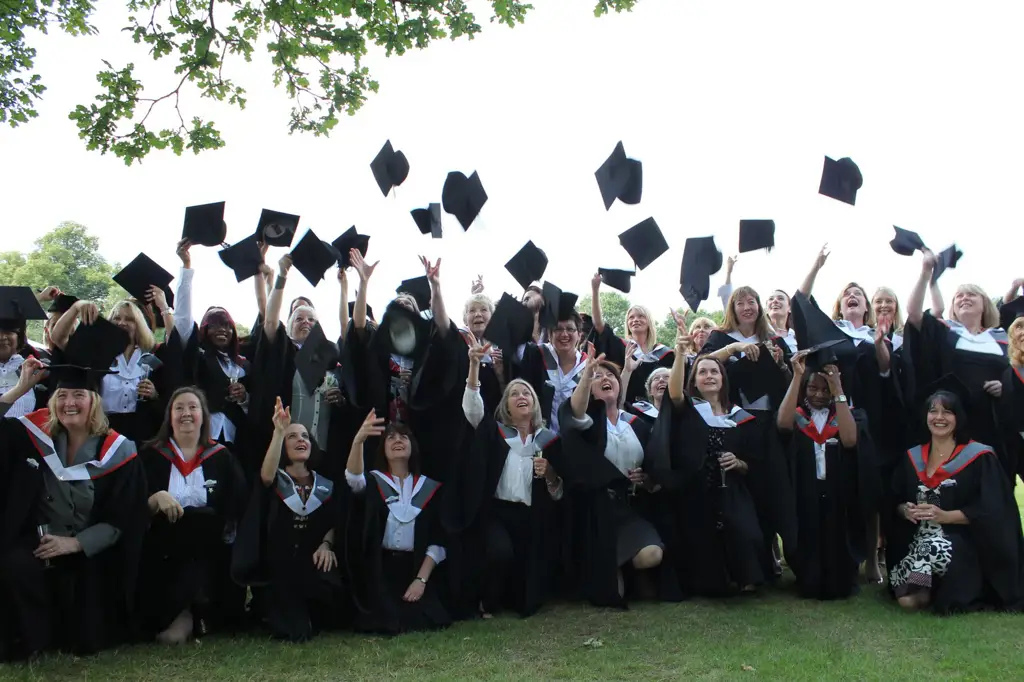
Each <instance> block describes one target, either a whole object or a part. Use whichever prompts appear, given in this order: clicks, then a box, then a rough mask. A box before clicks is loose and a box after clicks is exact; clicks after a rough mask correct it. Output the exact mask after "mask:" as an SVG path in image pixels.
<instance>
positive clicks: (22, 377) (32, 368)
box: [18, 357, 47, 393]
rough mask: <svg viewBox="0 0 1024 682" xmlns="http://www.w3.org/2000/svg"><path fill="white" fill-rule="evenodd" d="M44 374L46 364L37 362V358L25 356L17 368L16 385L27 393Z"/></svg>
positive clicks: (45, 373) (45, 374) (45, 372)
mask: <svg viewBox="0 0 1024 682" xmlns="http://www.w3.org/2000/svg"><path fill="white" fill-rule="evenodd" d="M46 376H47V368H46V365H44V364H43V363H41V362H39V360H38V358H33V357H29V358H26V360H25V362H23V363H21V367H19V368H18V387H19V388H21V389H24V391H25V392H26V393H28V392H29V391H31V390H32V389H33V388H35V386H36V384H38V383H39V382H40V381H42V380H43V379H45V378H46Z"/></svg>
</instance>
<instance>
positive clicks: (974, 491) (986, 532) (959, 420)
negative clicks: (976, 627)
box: [889, 375, 1024, 614]
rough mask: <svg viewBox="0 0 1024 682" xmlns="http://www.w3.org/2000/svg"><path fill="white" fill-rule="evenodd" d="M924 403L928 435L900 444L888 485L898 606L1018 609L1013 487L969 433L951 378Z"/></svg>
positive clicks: (1023, 546) (962, 391) (1020, 589)
mask: <svg viewBox="0 0 1024 682" xmlns="http://www.w3.org/2000/svg"><path fill="white" fill-rule="evenodd" d="M940 382H942V383H943V384H945V385H947V386H949V388H951V389H952V390H945V389H943V390H939V391H937V392H936V393H934V394H933V395H932V396H931V397H929V398H928V400H927V402H926V404H925V405H926V410H927V412H926V423H927V427H928V430H929V432H930V438H929V440H928V442H926V443H924V444H922V445H918V446H915V447H913V448H911V449H910V450H908V451H907V457H906V461H905V462H904V465H903V466H902V467H901V468H900V469H898V470H897V472H896V474H895V475H894V477H893V482H892V486H893V487H892V491H893V496H894V500H895V501H897V502H898V505H897V509H898V514H899V515H900V517H901V519H902V522H901V523H899V524H895V525H894V527H893V530H892V534H891V535H890V537H889V555H890V557H892V561H891V562H890V569H889V586H890V589H891V590H892V592H893V595H894V596H895V597H896V598H897V600H898V601H899V604H900V606H902V607H904V608H905V609H908V610H917V609H924V608H929V609H931V610H932V611H935V612H937V613H943V614H945V613H955V612H961V611H970V610H976V609H980V608H995V609H1005V610H1018V609H1020V608H1021V605H1022V598H1024V585H1022V578H1021V574H1022V568H1024V563H1022V562H1024V536H1022V534H1021V523H1020V514H1019V513H1018V510H1017V504H1016V502H1015V500H1014V497H1013V488H1012V487H1011V485H1010V481H1009V479H1008V478H1007V477H1006V475H1005V473H1004V472H1003V469H1002V467H1001V465H1000V463H999V461H998V459H997V458H996V456H995V454H994V452H993V450H992V448H990V447H988V446H987V445H985V444H983V443H979V442H977V441H974V440H970V439H969V438H968V437H967V430H968V429H969V427H970V424H969V421H968V418H967V415H966V412H965V410H964V407H963V402H962V399H961V397H960V396H961V395H967V394H968V391H967V389H966V388H964V387H963V384H962V383H960V382H959V380H956V379H955V377H952V376H951V375H947V377H945V378H943V379H941V380H940Z"/></svg>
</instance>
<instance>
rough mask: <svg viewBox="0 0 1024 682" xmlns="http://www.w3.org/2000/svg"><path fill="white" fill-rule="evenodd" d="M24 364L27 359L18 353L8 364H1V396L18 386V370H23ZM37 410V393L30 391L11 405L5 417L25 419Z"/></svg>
mask: <svg viewBox="0 0 1024 682" xmlns="http://www.w3.org/2000/svg"><path fill="white" fill-rule="evenodd" d="M24 363H25V358H23V357H21V356H20V355H18V354H17V353H15V354H14V355H12V356H11V357H10V358H8V359H7V361H6V362H0V395H3V394H4V393H7V391H9V390H11V389H12V388H14V387H15V386H17V385H18V370H19V369H21V366H22V365H23V364H24ZM35 409H36V394H35V391H29V392H28V393H26V394H25V395H23V396H21V397H20V398H18V399H17V400H16V401H14V404H13V405H11V407H10V409H8V410H7V414H5V415H4V416H5V417H7V418H8V419H16V418H18V417H24V416H25V415H26V414H28V413H29V412H32V411H33V410H35Z"/></svg>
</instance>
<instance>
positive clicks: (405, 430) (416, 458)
mask: <svg viewBox="0 0 1024 682" xmlns="http://www.w3.org/2000/svg"><path fill="white" fill-rule="evenodd" d="M394 433H397V434H399V435H401V436H405V437H406V438H408V439H409V473H411V474H412V475H413V476H419V475H420V444H419V443H418V442H416V436H414V435H413V433H412V429H410V428H409V425H408V424H403V423H402V422H391V423H390V424H388V425H387V427H385V429H384V433H383V434H381V437H380V445H378V446H377V454H376V455H375V456H374V460H373V465H374V468H376V469H377V471H385V472H390V471H391V470H390V468H389V467H388V457H387V455H386V454H384V448H385V447H386V444H387V440H388V436H390V435H391V434H394Z"/></svg>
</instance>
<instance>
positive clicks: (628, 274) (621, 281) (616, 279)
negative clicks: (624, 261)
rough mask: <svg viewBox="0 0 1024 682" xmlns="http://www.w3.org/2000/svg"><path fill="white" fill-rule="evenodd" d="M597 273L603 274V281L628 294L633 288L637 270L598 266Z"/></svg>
mask: <svg viewBox="0 0 1024 682" xmlns="http://www.w3.org/2000/svg"><path fill="white" fill-rule="evenodd" d="M597 274H599V275H601V281H602V282H604V283H605V284H607V285H608V286H610V287H611V288H613V289H618V290H619V291H621V292H622V293H624V294H628V293H629V290H630V289H632V288H633V276H634V275H636V270H616V269H614V268H598V269H597Z"/></svg>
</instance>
